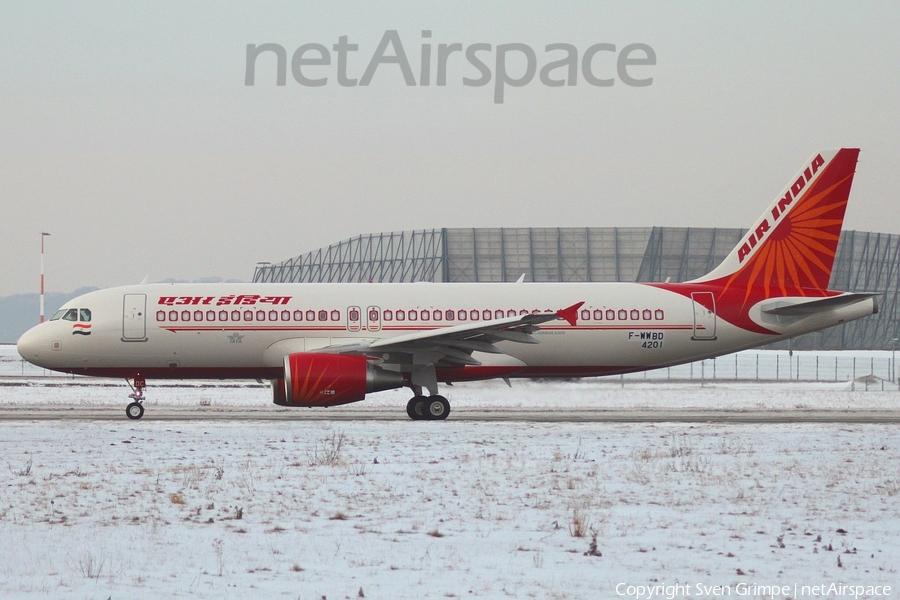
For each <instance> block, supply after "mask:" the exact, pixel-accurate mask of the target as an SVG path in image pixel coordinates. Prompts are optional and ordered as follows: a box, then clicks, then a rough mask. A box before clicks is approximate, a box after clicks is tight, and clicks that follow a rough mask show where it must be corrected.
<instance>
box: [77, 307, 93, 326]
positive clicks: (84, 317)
mask: <svg viewBox="0 0 900 600" xmlns="http://www.w3.org/2000/svg"><path fill="white" fill-rule="evenodd" d="M78 320H79V321H81V322H82V323H90V322H91V309H89V308H82V309H81V310H80V311H79V317H78Z"/></svg>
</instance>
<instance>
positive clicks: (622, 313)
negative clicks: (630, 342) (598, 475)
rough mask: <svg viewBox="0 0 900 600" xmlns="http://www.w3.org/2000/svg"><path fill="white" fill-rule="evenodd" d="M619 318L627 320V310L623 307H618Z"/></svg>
mask: <svg viewBox="0 0 900 600" xmlns="http://www.w3.org/2000/svg"><path fill="white" fill-rule="evenodd" d="M619 320H620V321H627V320H628V311H627V310H625V309H624V308H620V309H619Z"/></svg>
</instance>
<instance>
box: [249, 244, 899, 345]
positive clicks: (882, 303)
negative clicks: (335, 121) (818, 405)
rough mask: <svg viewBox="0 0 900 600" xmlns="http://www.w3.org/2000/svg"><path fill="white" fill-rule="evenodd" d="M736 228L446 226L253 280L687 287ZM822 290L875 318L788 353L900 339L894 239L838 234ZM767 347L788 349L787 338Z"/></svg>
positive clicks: (296, 262)
mask: <svg viewBox="0 0 900 600" xmlns="http://www.w3.org/2000/svg"><path fill="white" fill-rule="evenodd" d="M745 232H746V230H744V229H721V228H685V227H552V228H550V227H543V228H444V229H421V230H415V231H400V232H392V233H370V234H364V235H359V236H356V237H353V238H350V239H348V240H344V241H342V242H338V243H336V244H332V245H330V246H328V247H326V248H319V249H318V250H313V251H311V252H307V253H306V254H301V255H300V256H296V257H294V258H290V259H288V260H285V261H282V262H279V263H275V264H268V263H260V264H258V265H257V266H256V271H255V273H254V275H253V281H255V282H297V283H299V282H306V283H314V282H366V281H373V282H413V281H432V282H438V281H443V282H459V281H493V282H502V281H510V282H511V281H515V280H517V279H518V278H519V277H520V276H521V275H522V274H523V273H524V274H525V276H526V281H665V280H666V279H670V280H671V281H688V280H690V279H693V278H696V277H699V276H701V275H704V274H706V273H708V272H709V271H711V270H712V269H713V268H714V267H715V266H716V265H717V264H719V262H721V261H722V260H723V259H724V258H725V256H726V255H727V254H728V253H729V252H731V250H732V248H734V247H735V246H736V245H737V243H738V241H739V240H740V239H741V237H742V236H743V234H744V233H745ZM829 287H830V288H832V289H838V290H846V291H852V292H878V293H880V294H881V297H880V298H879V299H878V303H879V308H880V312H879V314H877V315H874V316H872V317H868V318H865V319H860V320H858V321H853V322H851V323H847V324H846V325H841V326H838V327H834V328H832V329H828V330H826V331H822V332H818V333H814V334H809V335H806V336H802V337H799V338H795V339H793V340H791V341H790V347H791V348H794V349H819V350H850V349H853V350H859V349H871V350H875V349H887V350H890V349H892V347H893V346H894V345H895V344H897V343H898V342H897V341H896V338H898V337H900V314H898V306H897V300H898V287H900V235H892V234H885V233H871V232H864V231H844V232H842V233H841V239H840V243H839V244H838V251H837V256H836V258H835V263H834V269H833V271H832V274H831V283H830V286H829ZM774 347H779V348H787V347H788V342H781V343H779V344H777V345H775V346H774Z"/></svg>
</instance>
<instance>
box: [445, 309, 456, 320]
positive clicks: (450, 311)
mask: <svg viewBox="0 0 900 600" xmlns="http://www.w3.org/2000/svg"><path fill="white" fill-rule="evenodd" d="M445 318H446V319H447V320H448V321H452V320H453V319H455V318H456V315H455V314H453V311H452V310H448V311H447V314H446V315H445Z"/></svg>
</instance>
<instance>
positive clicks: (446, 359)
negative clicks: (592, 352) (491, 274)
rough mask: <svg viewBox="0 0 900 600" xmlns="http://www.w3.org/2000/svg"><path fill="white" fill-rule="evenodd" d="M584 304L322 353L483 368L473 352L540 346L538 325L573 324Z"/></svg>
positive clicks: (416, 364)
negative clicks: (515, 345) (502, 346)
mask: <svg viewBox="0 0 900 600" xmlns="http://www.w3.org/2000/svg"><path fill="white" fill-rule="evenodd" d="M582 304H584V302H579V303H577V304H573V305H572V306H570V307H568V308H564V309H562V310H558V311H556V312H542V313H531V314H527V315H518V316H514V317H504V318H502V319H493V320H490V321H477V322H475V323H467V324H465V325H455V326H453V327H441V328H438V329H431V330H427V331H416V332H413V333H406V334H401V335H396V336H392V337H386V338H380V339H377V340H373V341H371V342H364V343H361V344H345V345H335V346H328V347H327V348H322V349H321V350H319V352H324V353H329V354H363V355H370V356H377V357H379V358H381V359H382V360H383V361H384V362H385V363H386V364H396V365H407V366H408V367H410V368H412V369H415V368H416V367H427V366H434V365H438V364H440V366H464V365H480V364H481V363H480V362H479V361H478V360H477V359H475V358H473V357H472V353H473V352H488V353H491V354H504V352H503V350H502V349H500V348H499V347H498V346H496V345H495V344H496V343H497V342H516V343H520V344H537V343H538V340H537V339H536V338H534V337H533V336H532V335H531V334H532V333H534V332H535V331H537V330H538V329H540V327H539V325H540V324H542V323H547V322H549V321H555V320H558V319H563V320H565V321H567V322H568V323H569V324H571V325H574V324H575V322H576V316H577V312H578V309H579V308H580V307H581V305H582Z"/></svg>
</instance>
